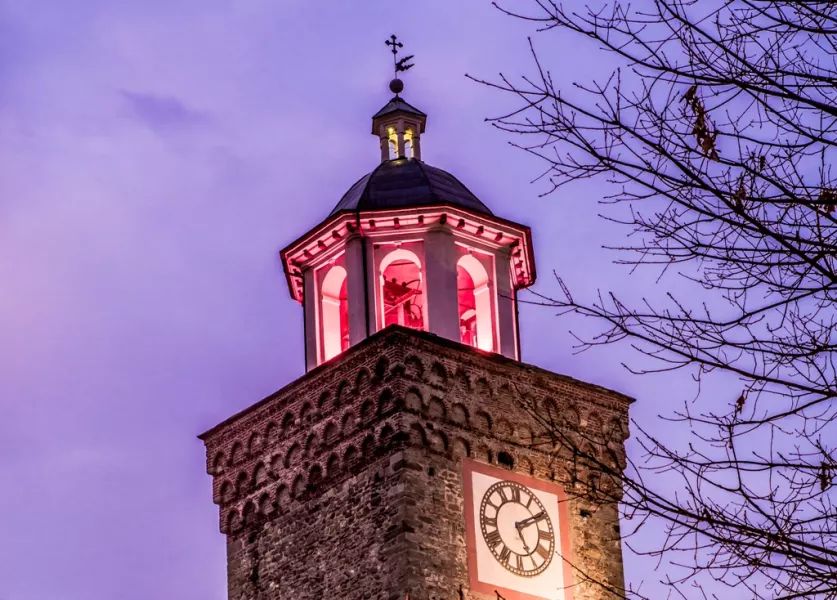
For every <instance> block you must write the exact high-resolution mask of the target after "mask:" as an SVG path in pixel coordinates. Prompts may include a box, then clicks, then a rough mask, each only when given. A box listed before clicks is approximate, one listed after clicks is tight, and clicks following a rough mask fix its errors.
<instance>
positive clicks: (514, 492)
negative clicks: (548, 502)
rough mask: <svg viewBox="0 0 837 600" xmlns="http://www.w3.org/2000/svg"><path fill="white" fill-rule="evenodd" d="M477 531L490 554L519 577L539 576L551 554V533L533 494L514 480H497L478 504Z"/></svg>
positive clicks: (551, 527)
mask: <svg viewBox="0 0 837 600" xmlns="http://www.w3.org/2000/svg"><path fill="white" fill-rule="evenodd" d="M480 529H481V530H482V538H483V541H484V542H485V544H486V545H487V546H488V547H489V549H490V550H491V554H492V555H493V556H494V558H495V559H497V562H499V563H500V564H501V565H502V566H503V567H504V568H505V569H507V570H509V571H511V572H512V573H514V574H515V575H520V576H522V577H534V576H536V575H539V574H540V573H542V572H543V571H544V570H546V568H547V567H549V564H550V563H551V562H552V556H553V555H554V554H555V530H554V529H553V525H552V520H551V519H550V518H549V514H548V513H547V511H546V508H545V507H544V505H543V504H542V503H541V501H540V500H539V499H538V497H537V495H536V494H535V493H534V492H533V491H532V490H530V489H529V488H528V487H526V486H525V485H522V484H520V483H516V482H514V481H498V482H496V483H494V484H493V485H492V486H491V487H489V488H488V489H487V490H486V491H485V493H484V494H483V497H482V502H481V503H480Z"/></svg>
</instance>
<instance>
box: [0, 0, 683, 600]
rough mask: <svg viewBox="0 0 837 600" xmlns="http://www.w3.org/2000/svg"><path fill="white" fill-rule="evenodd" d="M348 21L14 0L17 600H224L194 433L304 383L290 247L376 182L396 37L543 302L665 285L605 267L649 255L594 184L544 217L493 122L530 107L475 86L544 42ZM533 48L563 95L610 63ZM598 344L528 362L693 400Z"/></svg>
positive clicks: (0, 461)
mask: <svg viewBox="0 0 837 600" xmlns="http://www.w3.org/2000/svg"><path fill="white" fill-rule="evenodd" d="M327 4H328V7H327V8H326V4H324V3H321V2H310V1H308V0H305V1H303V0H283V1H281V2H276V1H275V0H241V1H235V2H233V1H220V0H219V1H213V0H211V1H209V2H207V1H206V0H144V1H142V2H139V1H132V2H126V1H122V0H72V1H69V0H0V281H2V288H0V290H1V291H0V359H2V361H1V362H0V489H2V493H0V515H2V517H0V581H2V584H0V600H44V599H50V600H104V599H110V598H119V599H121V600H148V599H151V598H153V599H155V600H166V599H169V598H170V599H177V600H221V599H223V598H225V597H226V590H225V576H226V574H225V557H224V552H225V549H224V542H223V538H222V536H221V534H220V533H219V532H218V526H217V508H216V506H215V505H214V504H212V502H211V495H210V478H209V476H208V475H206V473H205V472H204V454H203V447H202V444H201V443H200V442H199V441H198V440H197V439H196V438H195V435H196V434H198V433H200V432H201V431H203V430H205V429H207V428H208V427H210V426H212V425H214V424H215V423H217V422H218V421H220V420H222V419H223V418H226V417H227V416H229V415H230V414H232V413H234V412H236V411H238V410H240V409H242V408H244V407H245V406H248V405H249V404H252V403H253V402H255V401H256V400H258V399H260V398H262V397H263V396H265V395H267V394H269V393H271V392H273V391H274V390H276V389H278V388H280V387H282V386H284V385H285V384H287V383H289V382H290V381H292V380H293V379H295V378H296V377H298V376H299V375H301V374H302V373H303V351H302V319H301V317H302V311H301V308H300V307H299V305H297V304H295V303H294V302H293V301H292V300H291V299H290V297H289V296H288V292H287V288H286V285H285V280H284V277H283V276H282V274H281V267H280V264H279V262H278V257H277V251H278V250H279V249H280V248H281V247H282V246H283V245H284V244H286V243H287V242H289V241H291V240H293V239H294V238H296V237H297V236H298V235H300V234H302V233H303V232H305V231H306V230H308V229H309V228H311V227H313V226H314V225H315V224H316V223H318V222H319V221H320V220H321V219H322V218H324V217H325V216H326V215H327V214H328V212H329V211H330V210H331V208H332V207H333V205H334V204H336V202H337V201H338V200H339V199H340V197H341V195H342V194H343V193H344V192H345V191H346V190H347V189H348V188H349V186H350V185H351V184H352V183H353V182H355V181H356V180H357V179H358V178H359V177H360V176H362V175H363V174H364V173H366V172H368V171H370V170H371V169H373V168H374V167H375V166H376V164H377V161H378V157H379V150H378V143H377V140H376V139H375V138H374V137H373V136H371V135H370V134H369V127H370V117H371V115H372V114H373V113H374V112H375V111H376V110H377V109H378V108H380V107H381V106H382V105H383V104H384V103H385V102H386V101H387V100H388V98H389V95H390V94H389V93H388V90H387V89H386V84H387V82H388V80H389V78H390V76H391V71H390V69H391V55H390V54H388V53H387V49H386V48H385V46H384V44H383V41H384V39H385V38H386V37H388V36H389V35H390V34H391V33H393V32H395V33H397V34H398V35H399V36H400V38H401V39H402V40H403V41H404V43H405V44H406V46H407V48H406V49H407V50H409V53H410V54H415V55H416V59H415V62H416V65H417V66H416V67H415V68H414V69H413V70H412V71H410V73H408V75H407V76H406V77H405V80H406V86H407V87H406V91H405V93H404V96H405V98H406V99H407V100H408V101H409V102H411V103H412V104H414V105H415V106H417V107H419V108H421V109H422V110H424V111H425V112H426V113H428V115H429V119H428V128H427V133H426V134H425V136H424V137H423V138H422V150H423V154H424V158H425V160H426V161H427V162H428V163H430V164H432V165H435V166H438V167H441V168H443V169H446V170H449V171H451V172H452V173H454V174H455V175H457V176H458V177H459V178H460V179H461V180H462V181H463V182H464V183H465V184H466V185H467V186H468V187H469V188H470V189H471V190H472V191H473V192H474V193H475V194H477V196H479V197H480V198H481V199H482V200H483V201H484V202H485V203H486V204H488V205H489V206H490V207H491V208H492V209H493V210H494V211H495V213H497V214H498V215H500V216H503V217H506V218H509V219H512V220H515V221H518V222H521V223H527V224H530V225H531V226H532V227H533V231H534V240H535V250H536V256H537V260H538V268H539V273H540V276H541V279H540V282H539V284H538V287H537V289H538V290H540V291H542V292H545V293H549V292H550V291H554V290H556V289H557V286H556V284H555V282H554V280H553V279H552V277H551V272H552V271H553V270H556V271H558V272H560V274H561V275H562V276H563V277H564V278H565V279H566V280H567V281H568V283H570V284H572V285H573V286H574V289H576V290H578V292H579V293H581V291H583V290H587V291H591V290H594V289H595V288H597V287H599V286H605V287H608V288H610V289H614V290H616V291H619V292H622V293H624V294H626V295H628V296H631V295H632V296H634V297H637V296H639V295H642V294H644V293H645V291H646V290H647V289H650V288H652V287H653V286H654V285H655V284H654V280H653V277H652V276H651V275H649V276H633V277H631V278H630V280H629V279H628V273H627V271H626V270H625V269H623V268H620V267H619V268H618V267H614V266H613V265H611V264H610V261H611V260H612V259H613V256H612V255H611V254H609V253H607V252H604V251H602V250H600V246H601V245H602V244H603V243H606V242H608V241H609V240H613V239H615V238H616V236H622V235H624V233H625V231H623V230H620V229H618V228H615V227H613V226H609V225H607V224H606V223H605V222H603V221H602V220H600V219H598V218H597V217H596V214H597V211H598V207H597V206H596V204H595V203H594V202H593V201H594V200H596V199H598V198H600V197H601V196H602V195H603V193H604V192H603V191H602V189H600V188H598V187H596V186H597V184H596V183H590V182H587V183H584V184H580V185H576V186H574V187H572V188H566V189H564V190H561V191H560V192H559V193H557V194H554V195H551V196H548V197H546V198H539V197H538V194H539V193H541V192H543V191H545V190H546V186H545V184H542V183H540V184H538V183H536V184H530V181H531V180H532V179H533V178H534V177H536V176H537V175H538V174H539V172H540V171H539V170H540V168H541V165H540V164H538V163H537V162H535V160H534V159H532V158H531V157H528V156H526V155H524V154H523V153H522V152H520V151H517V150H514V149H512V148H510V147H509V146H508V145H507V143H506V142H507V141H508V139H509V138H508V136H506V135H505V134H502V133H501V132H498V131H495V130H493V129H492V128H491V127H490V126H489V125H487V124H485V123H484V122H483V120H484V118H485V117H487V116H493V115H497V114H499V113H501V112H502V111H503V110H504V109H506V108H509V107H510V106H513V104H512V98H510V97H505V96H503V95H500V94H498V93H497V92H492V91H491V90H489V89H486V88H484V87H482V86H480V85H477V84H475V83H473V82H471V81H468V80H467V79H465V77H464V74H465V73H466V72H467V73H470V74H473V75H476V76H482V77H488V78H491V77H494V76H495V75H496V74H497V73H498V72H504V73H508V74H515V73H524V72H527V73H531V72H532V70H533V69H532V63H531V61H530V59H529V57H528V47H527V42H526V36H527V35H531V34H533V33H534V28H533V27H532V26H530V25H528V24H525V23H521V22H517V21H514V20H511V19H510V18H508V17H505V16H503V15H501V14H500V13H499V12H498V11H497V10H495V9H493V8H491V6H490V4H489V3H488V2H477V1H475V0H473V1H472V0H468V1H463V2H451V1H450V0H422V1H421V2H412V3H407V2H392V1H391V0H390V1H388V2H384V1H381V0H365V1H364V2H330V3H327ZM419 6H420V7H421V8H420V9H419V8H418V7H419ZM535 40H536V43H537V45H538V47H539V48H540V49H541V50H542V51H543V52H545V53H547V54H548V56H549V57H550V67H551V68H552V69H553V73H554V75H555V77H556V78H558V79H560V80H564V81H567V82H571V81H573V80H575V79H579V78H582V79H584V78H586V77H588V75H589V73H590V72H594V71H595V70H596V69H598V68H601V67H602V64H601V60H602V58H603V57H602V55H601V54H598V53H596V52H595V50H594V49H593V48H591V47H586V46H584V45H583V44H579V43H578V41H577V40H575V39H572V38H566V39H565V38H563V37H562V36H561V35H558V34H554V33H553V34H546V35H537V36H535ZM659 291H660V289H657V292H659ZM586 327H587V324H586V323H578V322H574V321H572V320H571V319H556V318H553V316H552V313H551V312H550V311H547V310H544V309H539V308H536V307H533V306H524V307H523V308H522V343H523V352H524V358H525V360H526V361H527V362H532V363H535V364H537V365H540V366H543V367H545V368H548V369H552V370H555V371H558V372H560V373H565V374H569V375H572V376H575V377H578V378H581V379H586V380H589V381H592V382H596V383H600V384H603V385H606V386H610V387H613V388H615V389H617V390H620V391H623V392H625V393H628V394H632V395H635V396H638V397H641V398H642V402H641V403H640V404H638V405H636V407H635V409H634V413H633V416H634V417H635V418H637V419H639V420H640V421H643V422H650V420H651V419H653V418H654V415H656V414H657V413H658V412H660V411H661V410H664V406H665V404H666V403H669V402H681V401H682V400H683V399H685V398H689V397H691V395H692V391H693V390H692V389H691V388H689V389H685V388H684V389H683V392H682V394H681V395H678V393H679V392H675V394H674V395H672V393H671V391H669V392H668V393H667V394H666V395H663V394H662V393H657V392H655V386H659V384H660V381H661V380H659V379H658V380H654V381H650V380H641V379H638V378H633V377H631V376H629V375H628V374H627V373H626V372H625V371H624V370H623V369H622V368H621V367H620V365H619V362H620V361H621V360H622V359H623V358H624V357H623V356H622V355H621V354H619V352H617V351H616V350H615V349H608V350H603V351H599V352H595V353H585V354H582V355H580V356H574V355H573V354H572V348H571V346H572V343H573V342H572V338H571V337H570V336H569V335H568V330H569V329H571V328H573V329H575V330H579V329H581V330H583V329H585V328H586ZM671 389H673V388H669V390H671ZM647 577H648V575H647V573H645V572H644V571H641V570H632V571H631V579H632V580H633V581H635V582H636V581H639V580H641V579H644V578H647ZM651 577H652V578H653V576H651Z"/></svg>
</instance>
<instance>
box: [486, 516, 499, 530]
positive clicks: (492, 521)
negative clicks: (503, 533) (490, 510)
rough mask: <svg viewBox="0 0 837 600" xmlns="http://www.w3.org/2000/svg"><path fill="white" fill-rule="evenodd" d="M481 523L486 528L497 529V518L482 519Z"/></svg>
mask: <svg viewBox="0 0 837 600" xmlns="http://www.w3.org/2000/svg"><path fill="white" fill-rule="evenodd" d="M482 522H483V523H484V524H485V526H486V527H495V528H496V527H497V517H483V519H482Z"/></svg>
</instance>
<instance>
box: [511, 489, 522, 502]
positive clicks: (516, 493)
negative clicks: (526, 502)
mask: <svg viewBox="0 0 837 600" xmlns="http://www.w3.org/2000/svg"><path fill="white" fill-rule="evenodd" d="M511 496H512V497H511V499H512V502H516V503H517V504H520V489H519V488H516V487H513V488H512V489H511Z"/></svg>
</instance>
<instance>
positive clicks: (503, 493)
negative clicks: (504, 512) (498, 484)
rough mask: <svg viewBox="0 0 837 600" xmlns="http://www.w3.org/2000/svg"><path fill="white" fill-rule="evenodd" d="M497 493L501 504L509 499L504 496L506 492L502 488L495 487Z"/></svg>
mask: <svg viewBox="0 0 837 600" xmlns="http://www.w3.org/2000/svg"><path fill="white" fill-rule="evenodd" d="M497 493H498V494H500V501H501V503H502V504H505V503H506V502H508V501H509V499H508V498H506V492H505V491H503V488H497Z"/></svg>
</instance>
